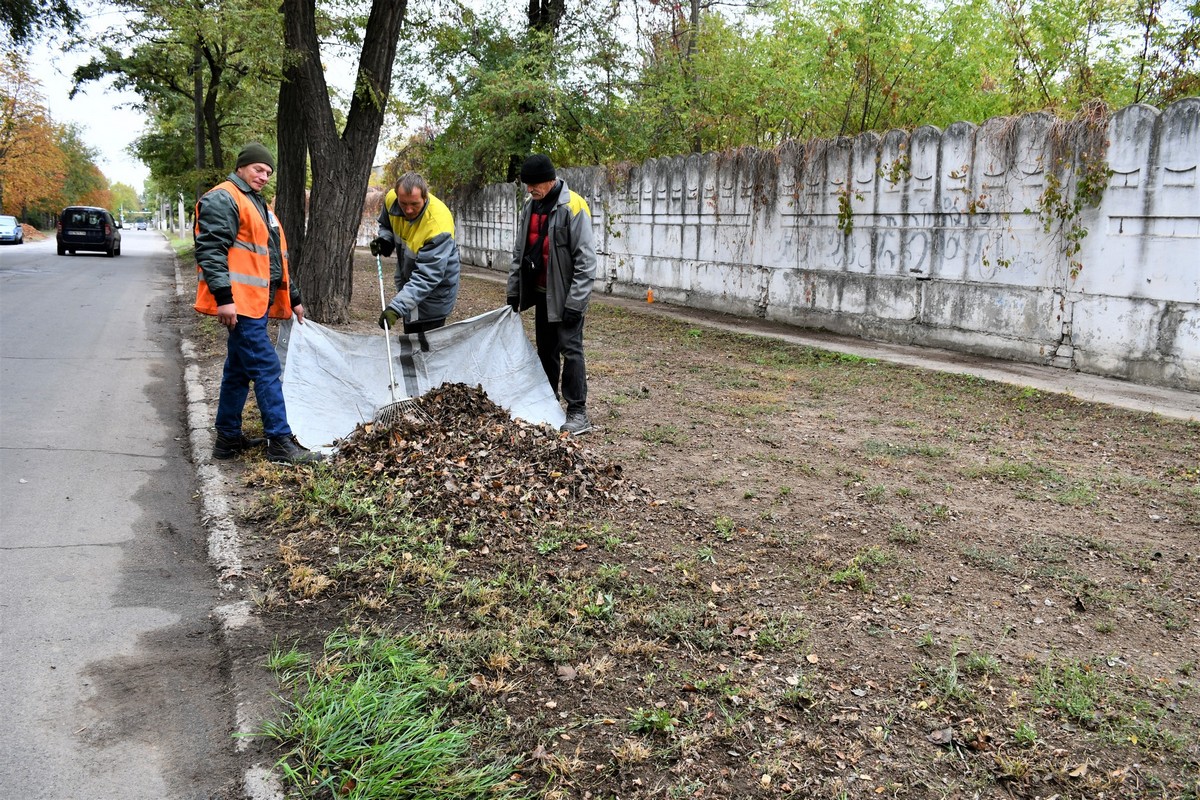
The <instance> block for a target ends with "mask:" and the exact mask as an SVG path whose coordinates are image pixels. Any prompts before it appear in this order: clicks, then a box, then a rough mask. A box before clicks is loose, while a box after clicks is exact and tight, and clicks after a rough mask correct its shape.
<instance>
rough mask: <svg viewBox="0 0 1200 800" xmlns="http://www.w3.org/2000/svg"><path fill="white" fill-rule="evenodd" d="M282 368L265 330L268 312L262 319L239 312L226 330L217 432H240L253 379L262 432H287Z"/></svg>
mask: <svg viewBox="0 0 1200 800" xmlns="http://www.w3.org/2000/svg"><path fill="white" fill-rule="evenodd" d="M281 375H282V369H281V368H280V366H279V356H277V355H276V354H275V346H274V345H273V344H271V337H270V335H269V334H268V333H267V315H266V314H263V316H262V318H261V319H253V318H251V317H243V316H238V318H237V325H234V326H233V329H232V330H230V331H229V344H228V351H227V353H226V356H225V371H224V373H223V374H222V375H221V396H220V399H219V400H218V401H217V424H216V428H217V433H219V434H221V435H222V436H229V437H237V436H240V435H241V433H242V410H243V409H244V408H245V407H246V398H247V397H248V396H249V394H250V383H251V382H253V383H254V397H255V399H256V400H257V401H258V411H259V413H260V414H261V415H262V424H263V435H264V436H267V437H269V438H272V439H274V438H276V437H280V436H290V435H291V433H292V429H291V428H290V427H289V426H288V421H287V408H286V407H285V405H284V402H283V381H282V380H280V377H281Z"/></svg>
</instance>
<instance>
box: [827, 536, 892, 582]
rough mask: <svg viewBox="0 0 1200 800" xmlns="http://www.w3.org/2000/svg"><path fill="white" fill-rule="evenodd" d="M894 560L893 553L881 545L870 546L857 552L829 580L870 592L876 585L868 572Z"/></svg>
mask: <svg viewBox="0 0 1200 800" xmlns="http://www.w3.org/2000/svg"><path fill="white" fill-rule="evenodd" d="M892 560H893V557H892V555H891V554H890V553H888V552H887V551H885V550H883V549H881V548H879V547H874V546H872V547H868V548H867V549H866V550H860V551H859V552H858V553H856V554H855V555H854V558H852V559H850V563H848V564H847V565H846V566H845V567H843V568H842V569H839V570H837V571H836V572H834V573H833V575H831V576H830V577H829V582H830V583H833V584H836V585H838V586H848V587H850V588H852V589H858V590H859V591H860V592H864V593H866V592H870V591H871V590H872V589H873V588H874V587H873V586H872V584H871V580H870V578H869V577H868V574H867V573H868V572H869V571H875V570H877V569H879V568H880V567H883V566H885V565H887V564H889V563H891V562H892Z"/></svg>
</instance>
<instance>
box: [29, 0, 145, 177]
mask: <svg viewBox="0 0 1200 800" xmlns="http://www.w3.org/2000/svg"><path fill="white" fill-rule="evenodd" d="M115 16H119V15H118V14H117V13H116V12H112V11H110V12H107V13H100V14H96V15H94V16H90V17H89V18H88V24H89V25H90V26H91V29H92V30H93V31H100V30H103V29H104V28H106V27H108V26H109V25H110V24H112V23H113V22H115V19H114V17H115ZM89 59H90V55H88V54H86V53H64V52H62V51H61V49H60V48H59V46H58V45H57V44H47V43H44V42H43V43H39V44H38V45H37V46H35V47H34V48H33V51H32V52H31V54H30V60H29V62H30V68H31V69H30V71H31V72H32V73H33V76H34V77H35V78H37V80H38V82H39V83H41V85H42V96H43V98H44V102H45V105H46V108H47V109H49V111H50V116H51V118H53V119H54V121H55V122H57V123H59V124H66V123H72V122H73V123H75V124H76V125H78V126H79V131H80V134H81V138H82V139H83V142H84V144H86V145H87V146H88V147H90V148H92V149H93V150H95V151H96V152H97V153H98V158H97V160H96V166H98V167H99V168H100V171H101V172H103V173H104V177H106V178H108V182H109V183H125V184H128V185H130V186H132V187H133V188H134V190H135V191H137V192H138V193H141V191H142V187H143V185H144V184H145V182H146V179H147V178H148V177H150V170H149V169H148V168H147V167H146V166H145V165H144V164H142V162H141V161H138V160H137V159H136V158H134V157H133V156H131V155H129V153H128V152H127V151H126V150H127V148H128V147H129V145H130V144H132V143H133V140H134V139H136V138H137V137H138V136H140V135H141V133H142V127H143V123H144V122H145V117H144V116H143V115H142V114H141V112H138V111H134V110H133V109H131V108H128V107H124V108H122V107H121V106H123V105H124V106H128V104H129V103H131V102H134V101H136V100H137V95H135V94H132V93H129V92H124V93H121V92H117V91H116V90H114V89H113V88H112V81H111V80H109V79H105V80H102V81H89V82H88V83H86V84H85V85H84V86H85V88H84V89H83V90H81V91H80V92H79V93H78V94H76V95H75V98H74V99H69V98H68V95H69V94H70V92H71V73H73V72H74V71H75V68H76V67H78V66H81V65H83V64H85V63H86V62H87V61H88V60H89Z"/></svg>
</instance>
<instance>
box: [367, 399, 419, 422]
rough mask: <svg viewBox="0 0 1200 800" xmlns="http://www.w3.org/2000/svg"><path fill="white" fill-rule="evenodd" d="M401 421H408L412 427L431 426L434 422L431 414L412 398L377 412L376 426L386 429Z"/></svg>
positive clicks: (394, 402) (390, 404)
mask: <svg viewBox="0 0 1200 800" xmlns="http://www.w3.org/2000/svg"><path fill="white" fill-rule="evenodd" d="M401 420H407V421H408V422H409V423H410V424H412V425H431V424H433V421H434V420H433V417H431V416H429V412H428V411H426V410H425V409H423V408H421V404H420V403H418V402H417V401H416V400H414V399H412V398H409V399H407V400H396V401H393V402H391V403H388V404H387V405H385V406H383V407H382V408H380V409H379V410H378V411H376V412H375V424H376V425H380V426H383V427H385V428H390V427H392V426H393V425H395V424H396V423H397V422H399V421H401Z"/></svg>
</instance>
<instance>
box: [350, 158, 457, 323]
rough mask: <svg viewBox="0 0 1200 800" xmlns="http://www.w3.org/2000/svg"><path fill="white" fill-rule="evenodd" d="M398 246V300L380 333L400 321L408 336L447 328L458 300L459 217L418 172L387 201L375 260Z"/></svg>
mask: <svg viewBox="0 0 1200 800" xmlns="http://www.w3.org/2000/svg"><path fill="white" fill-rule="evenodd" d="M397 244H399V245H400V253H399V263H398V264H397V265H396V295H395V296H394V297H393V298H392V300H391V302H390V303H388V304H387V308H385V309H383V313H381V314H380V315H379V327H381V328H384V327H385V324H384V323H386V328H387V329H391V328H395V327H396V323H397V322H399V321H403V323H404V332H405V333H422V332H424V331H429V330H433V329H434V328H440V327H442V326H443V325H445V324H446V317H448V316H450V312H451V311H453V310H454V302H455V300H457V299H458V275H459V270H460V263H459V257H458V244H456V243H455V241H454V217H453V216H452V215H451V213H450V209H449V208H447V207H446V204H445V203H443V202H442V201H441V200H439V199H437V198H436V197H435V196H434V195H433V193H432V192H430V191H429V185H428V184H427V183H426V182H425V178H423V177H422V176H421V175H418V174H417V173H415V172H406V173H405V174H403V175H401V176H400V178H399V179H398V180H397V181H396V185H395V186H394V187H392V190H391V191H390V192H388V193H387V196H386V197H384V198H383V209H382V210H380V212H379V234H378V235H377V236H376V237H375V238H374V239H372V240H371V255H373V256H390V255H391V254H392V252H393V251H394V250H395V249H396V245H397Z"/></svg>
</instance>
